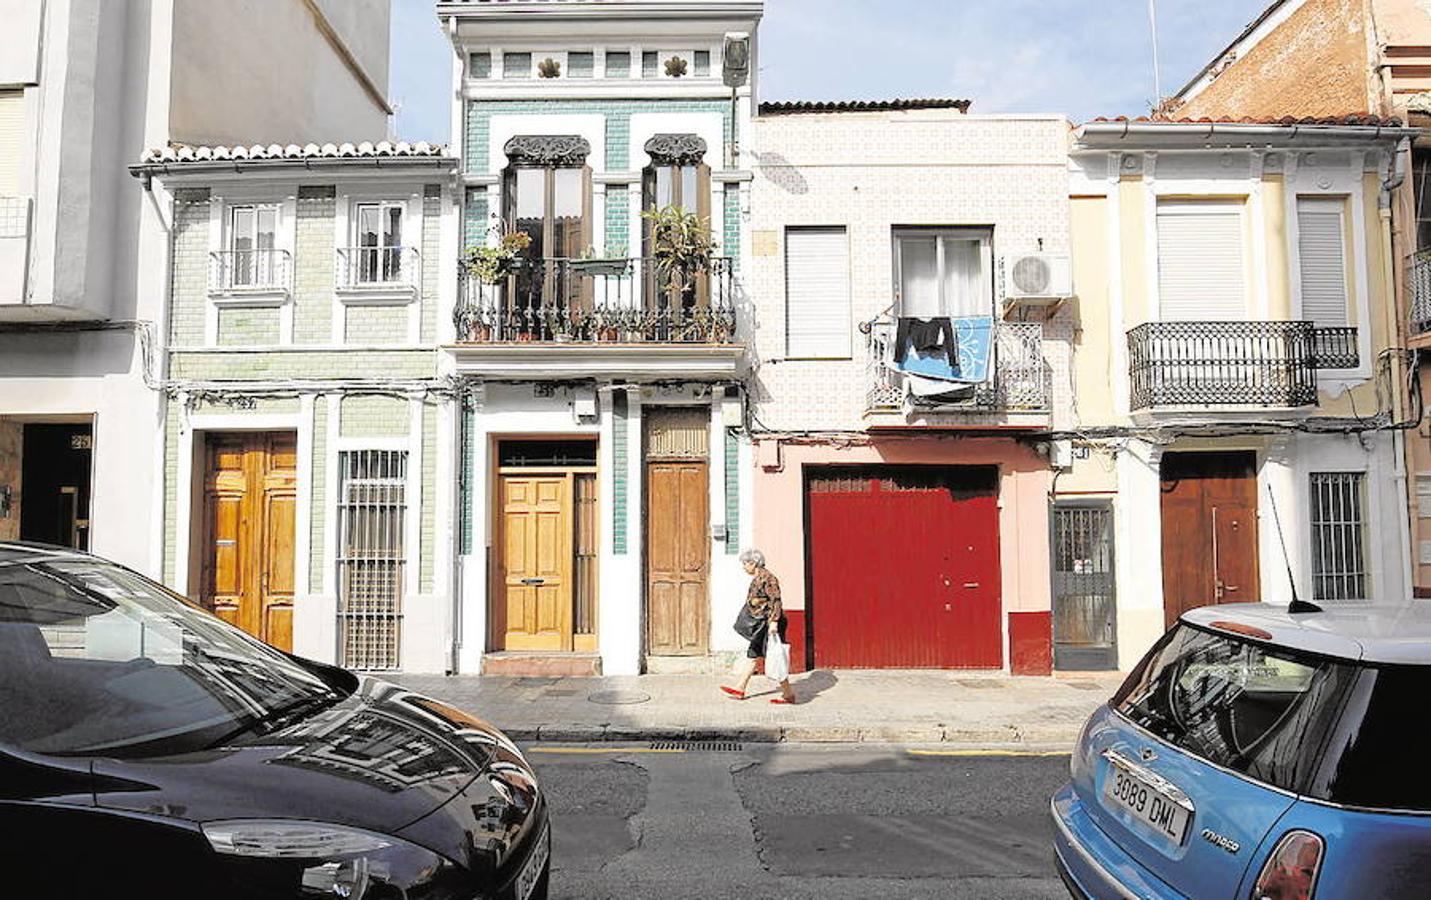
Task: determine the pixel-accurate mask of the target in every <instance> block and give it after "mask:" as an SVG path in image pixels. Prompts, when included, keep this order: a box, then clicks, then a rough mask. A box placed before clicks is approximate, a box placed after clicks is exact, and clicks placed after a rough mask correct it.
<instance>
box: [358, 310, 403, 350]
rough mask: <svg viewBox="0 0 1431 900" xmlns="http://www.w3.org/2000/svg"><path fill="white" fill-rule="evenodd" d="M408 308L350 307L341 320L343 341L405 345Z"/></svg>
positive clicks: (364, 343)
mask: <svg viewBox="0 0 1431 900" xmlns="http://www.w3.org/2000/svg"><path fill="white" fill-rule="evenodd" d="M407 318H408V308H407V306H406V305H403V306H350V307H348V308H347V310H346V315H345V318H344V319H343V341H344V343H348V344H363V345H374V344H405V343H407Z"/></svg>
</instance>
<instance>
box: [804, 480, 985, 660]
mask: <svg viewBox="0 0 1431 900" xmlns="http://www.w3.org/2000/svg"><path fill="white" fill-rule="evenodd" d="M807 490H808V496H807V501H808V505H809V510H808V515H809V536H808V540H809V549H808V555H809V560H810V572H809V575H810V589H809V593H810V603H809V609H808V612H807V614H808V616H809V617H810V626H811V628H812V630H813V634H814V639H813V651H814V664H816V665H820V666H831V667H846V668H970V669H983V668H999V667H1001V666H1002V665H1003V628H1002V622H1001V619H1002V610H1001V605H1000V603H1001V601H1000V567H999V513H998V491H997V472H996V471H995V470H994V469H993V468H992V467H933V466H926V467H907V468H893V467H882V468H875V469H827V470H821V471H818V472H816V473H814V474H813V475H812V476H811V477H810V480H809V482H808V488H807ZM777 574H778V573H777Z"/></svg>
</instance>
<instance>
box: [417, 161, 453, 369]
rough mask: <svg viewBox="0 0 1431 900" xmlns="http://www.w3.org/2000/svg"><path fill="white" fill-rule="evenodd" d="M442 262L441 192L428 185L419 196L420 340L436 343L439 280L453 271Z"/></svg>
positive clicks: (448, 264)
mask: <svg viewBox="0 0 1431 900" xmlns="http://www.w3.org/2000/svg"><path fill="white" fill-rule="evenodd" d="M450 265H451V263H450V262H449V261H446V260H443V259H442V188H441V187H440V186H439V185H435V184H429V185H428V186H427V187H426V188H424V189H423V192H422V340H423V343H427V344H430V343H432V342H433V341H435V340H437V312H438V310H437V305H438V303H440V302H441V300H442V294H441V287H440V279H441V277H442V273H443V272H450V271H452V270H451V268H449V266H450Z"/></svg>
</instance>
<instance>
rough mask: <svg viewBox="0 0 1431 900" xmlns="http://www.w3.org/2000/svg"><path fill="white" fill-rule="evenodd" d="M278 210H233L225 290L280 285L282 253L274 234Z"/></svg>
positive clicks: (253, 208) (244, 207)
mask: <svg viewBox="0 0 1431 900" xmlns="http://www.w3.org/2000/svg"><path fill="white" fill-rule="evenodd" d="M277 230H278V208H277V207H274V206H235V207H233V208H231V209H230V210H229V240H228V254H227V256H228V258H227V260H225V262H226V266H225V273H226V274H227V276H228V277H227V278H225V279H224V280H223V281H224V286H225V287H262V286H265V285H271V284H276V283H277V280H278V278H277V275H278V253H277V250H275V248H274V235H275V232H276V231H277Z"/></svg>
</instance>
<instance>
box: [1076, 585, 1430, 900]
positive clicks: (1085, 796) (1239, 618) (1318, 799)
mask: <svg viewBox="0 0 1431 900" xmlns="http://www.w3.org/2000/svg"><path fill="white" fill-rule="evenodd" d="M1428 720H1431V601H1417V602H1416V603H1414V604H1412V605H1402V606H1380V605H1370V604H1358V605H1355V606H1353V605H1349V604H1341V605H1338V606H1336V607H1331V606H1328V607H1327V608H1326V609H1325V610H1321V609H1318V608H1317V607H1316V606H1315V605H1314V604H1307V603H1300V604H1298V603H1294V604H1293V607H1292V608H1288V607H1285V606H1270V605H1267V604H1234V605H1224V606H1211V607H1204V608H1202V609H1196V610H1192V611H1190V612H1188V613H1185V614H1184V615H1183V616H1182V618H1181V620H1180V621H1179V622H1178V623H1177V624H1176V625H1175V626H1174V627H1173V628H1172V629H1171V630H1170V631H1168V633H1167V634H1166V635H1164V636H1163V638H1162V639H1161V640H1160V641H1159V642H1158V643H1157V645H1156V646H1154V647H1153V649H1152V650H1150V651H1149V652H1148V654H1147V656H1145V657H1144V658H1143V660H1142V662H1140V663H1139V664H1138V666H1137V667H1136V668H1135V669H1134V670H1133V673H1132V674H1131V675H1129V676H1128V680H1127V681H1126V682H1124V684H1123V686H1122V687H1121V688H1120V689H1119V690H1118V692H1117V694H1115V695H1114V697H1113V698H1112V700H1110V701H1109V702H1108V704H1107V705H1106V706H1104V707H1102V708H1101V709H1099V710H1098V711H1097V712H1096V713H1094V714H1093V716H1092V717H1091V718H1090V719H1089V720H1088V724H1087V725H1085V726H1084V729H1083V732H1082V734H1081V735H1080V737H1079V740H1078V744H1077V746H1076V747H1075V748H1074V751H1073V760H1072V763H1071V769H1072V780H1071V781H1070V783H1069V784H1068V785H1067V786H1065V787H1064V788H1063V789H1062V790H1060V791H1059V792H1058V793H1057V794H1055V795H1054V796H1053V799H1052V801H1051V803H1052V812H1053V819H1054V826H1055V828H1054V831H1055V838H1054V841H1055V849H1056V851H1057V862H1058V867H1059V872H1060V874H1061V875H1062V876H1063V879H1064V882H1065V884H1066V885H1067V886H1068V888H1069V891H1070V892H1071V893H1072V894H1073V895H1074V896H1076V897H1096V898H1103V897H1129V898H1132V897H1193V898H1237V900H1249V898H1251V900H1261V898H1270V900H1292V898H1301V900H1310V898H1316V900H1332V898H1357V900H1364V898H1372V897H1431V728H1428V727H1427V723H1428Z"/></svg>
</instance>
